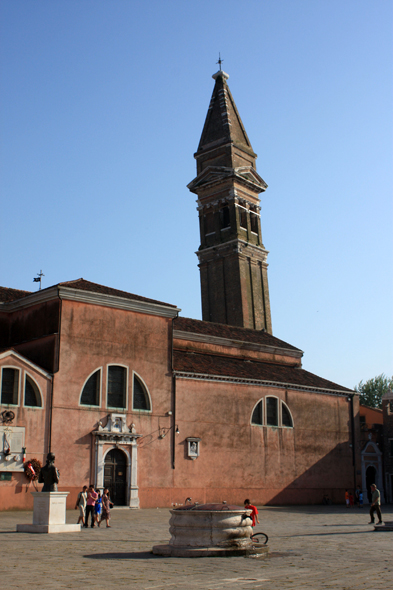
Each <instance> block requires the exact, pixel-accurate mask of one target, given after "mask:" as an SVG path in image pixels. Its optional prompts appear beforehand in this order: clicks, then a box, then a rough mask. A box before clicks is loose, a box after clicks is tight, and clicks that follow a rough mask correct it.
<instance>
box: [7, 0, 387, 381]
mask: <svg viewBox="0 0 393 590" xmlns="http://www.w3.org/2000/svg"><path fill="white" fill-rule="evenodd" d="M392 7H393V5H392V2H391V1H390V0H373V1H370V0H325V1H323V0H255V1H254V0H243V1H242V2H239V1H237V0H236V1H235V0H225V1H224V0H223V1H221V0H209V1H206V0H198V2H185V1H184V0H182V1H177V0H173V1H171V0H166V1H165V2H164V1H163V0H154V1H153V0H145V1H139V0H138V1H135V0H134V1H133V0H110V1H107V0H105V1H101V0H62V1H60V0H57V1H56V0H35V1H31V0H1V2H0V20H1V24H0V27H1V28H0V36H1V41H0V50H1V57H0V59H1V88H0V92H1V96H0V98H1V107H0V108H1V111H0V117H1V119H0V131H1V195H2V207H1V226H0V230H1V238H0V239H1V243H0V248H1V250H0V251H1V266H0V271H1V275H0V284H1V285H3V286H7V287H14V288H19V289H26V290H36V288H37V284H36V283H34V284H33V282H32V279H33V277H34V276H35V275H36V273H37V272H39V270H40V269H42V270H43V272H44V274H45V278H44V280H43V286H44V287H48V286H50V285H53V284H56V283H58V282H61V281H67V280H73V279H77V278H79V277H83V278H85V279H87V280H90V281H94V282H97V283H101V284H104V285H108V286H111V287H115V288H118V289H123V290H125V291H129V292H131V293H137V294H139V295H143V296H146V297H151V298H153V299H158V300H161V301H166V302H168V303H173V304H176V305H177V306H178V307H180V308H182V315H185V316H189V317H194V318H200V317H201V310H200V286H199V270H198V267H197V257H196V255H195V251H196V250H197V248H198V246H199V230H198V217H197V211H196V203H195V195H193V194H191V193H189V191H188V190H187V188H186V185H187V184H188V183H189V182H190V181H191V180H192V179H193V178H194V176H195V173H196V171H195V160H194V158H193V153H194V152H195V151H196V149H197V146H198V142H199V138H200V134H201V132H202V127H203V123H204V120H205V116H206V112H207V108H208V105H209V100H210V96H211V92H212V90H213V84H214V82H213V80H212V78H211V75H212V74H213V73H214V72H215V71H216V70H217V69H218V66H217V65H216V61H217V59H218V52H219V51H220V52H221V57H222V58H223V59H224V63H223V69H224V70H225V71H226V72H228V74H229V75H230V78H229V86H230V89H231V91H232V94H233V96H234V99H235V101H236V104H237V107H238V109H239V112H240V115H241V117H242V119H243V123H244V125H245V128H246V130H247V133H248V136H249V138H250V140H251V143H252V146H253V148H254V151H255V152H256V153H257V154H258V156H259V157H258V160H257V165H258V172H259V174H260V175H261V176H262V177H263V179H264V180H265V181H266V182H267V184H268V185H269V188H268V189H267V191H266V192H265V193H264V194H263V195H262V232H263V238H264V244H265V247H266V248H267V249H268V250H269V251H270V254H269V258H268V262H269V284H270V298H271V305H272V320H273V333H274V335H275V336H277V337H278V338H281V339H283V340H285V341H287V342H290V343H291V344H293V345H295V346H298V347H299V348H301V349H302V350H304V352H305V355H304V362H303V366H304V367H305V368H306V369H307V370H310V371H312V372H315V373H317V374H319V375H320V376H322V377H325V378H328V379H331V380H333V381H336V382H338V383H340V384H342V385H345V386H349V387H353V386H354V385H355V384H356V383H357V382H358V381H360V379H368V378H370V377H373V376H375V375H377V374H379V373H381V372H385V373H387V374H390V375H392V374H393V350H392V334H393V322H392V292H393V285H392V274H393V273H392V250H393V248H392V245H393V243H392V234H393V227H392V217H393V215H392V213H393V212H392V184H393V183H392V53H391V48H392V26H391V23H392Z"/></svg>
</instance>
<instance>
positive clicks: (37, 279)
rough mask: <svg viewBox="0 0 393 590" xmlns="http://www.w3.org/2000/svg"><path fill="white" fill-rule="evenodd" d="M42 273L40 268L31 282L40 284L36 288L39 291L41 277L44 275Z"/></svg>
mask: <svg viewBox="0 0 393 590" xmlns="http://www.w3.org/2000/svg"><path fill="white" fill-rule="evenodd" d="M44 276H45V275H44V273H43V272H42V270H40V272H39V273H37V276H36V277H34V279H33V283H39V284H40V288H39V289H38V290H39V291H41V281H42V277H44Z"/></svg>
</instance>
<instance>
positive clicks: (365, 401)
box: [354, 373, 393, 408]
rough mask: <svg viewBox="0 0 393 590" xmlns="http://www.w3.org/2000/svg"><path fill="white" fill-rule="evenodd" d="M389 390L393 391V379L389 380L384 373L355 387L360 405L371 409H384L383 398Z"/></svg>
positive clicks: (360, 382)
mask: <svg viewBox="0 0 393 590" xmlns="http://www.w3.org/2000/svg"><path fill="white" fill-rule="evenodd" d="M388 389H393V377H391V378H390V379H389V377H386V375H385V374H384V373H382V374H381V375H378V376H377V377H374V378H373V379H368V381H366V382H365V383H363V381H359V383H358V384H357V385H355V387H354V390H355V391H357V393H358V394H359V401H360V403H361V404H362V405H363V406H369V407H370V408H382V396H383V394H384V393H385V392H386V391H387V390H388Z"/></svg>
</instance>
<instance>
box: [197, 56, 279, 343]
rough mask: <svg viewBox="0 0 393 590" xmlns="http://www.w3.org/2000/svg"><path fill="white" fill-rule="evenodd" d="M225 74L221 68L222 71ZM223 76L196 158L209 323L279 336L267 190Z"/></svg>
mask: <svg viewBox="0 0 393 590" xmlns="http://www.w3.org/2000/svg"><path fill="white" fill-rule="evenodd" d="M220 66H221V63H220ZM228 78H229V76H228V74H226V73H225V72H223V71H222V70H221V69H220V70H219V71H218V72H217V73H216V74H214V75H213V79H214V80H215V85H214V89H213V94H212V98H211V101H210V105H209V110H208V112H207V116H206V121H205V125H204V127H203V131H202V136H201V139H200V142H199V146H198V151H197V152H196V153H195V154H194V157H195V159H196V161H197V176H196V178H194V180H193V181H192V182H190V184H189V185H188V188H189V190H190V191H191V192H193V193H195V194H196V195H197V196H198V199H197V203H198V211H199V227H200V237H201V245H200V246H199V250H198V252H197V255H198V258H199V268H200V273H201V291H202V319H203V320H204V321H210V322H218V323H221V324H229V325H232V326H242V327H244V328H253V329H255V330H263V329H264V330H266V332H268V333H269V334H271V333H272V322H271V315H270V302H269V287H268V281H267V266H268V265H267V262H266V258H267V254H268V252H267V250H265V247H264V245H263V243H262V232H261V220H260V206H259V203H260V201H259V197H258V195H259V193H261V192H263V191H265V189H266V188H267V184H266V183H265V182H264V180H263V179H262V178H261V177H260V176H259V174H258V173H257V171H256V164H255V160H256V158H257V155H256V154H255V153H254V151H253V149H252V147H251V143H250V140H249V139H248V136H247V133H246V131H245V129H244V127H243V123H242V121H241V119H240V116H239V113H238V111H237V108H236V105H235V102H234V100H233V98H232V95H231V92H230V90H229V87H228V84H227V80H228Z"/></svg>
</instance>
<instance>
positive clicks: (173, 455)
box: [171, 313, 179, 469]
mask: <svg viewBox="0 0 393 590" xmlns="http://www.w3.org/2000/svg"><path fill="white" fill-rule="evenodd" d="M178 316H179V314H178V313H176V316H175V317H173V318H172V326H171V329H172V331H171V375H172V418H173V421H172V469H175V447H176V375H175V372H174V366H173V331H174V326H173V322H174V321H175V319H176V318H177V317H178Z"/></svg>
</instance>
